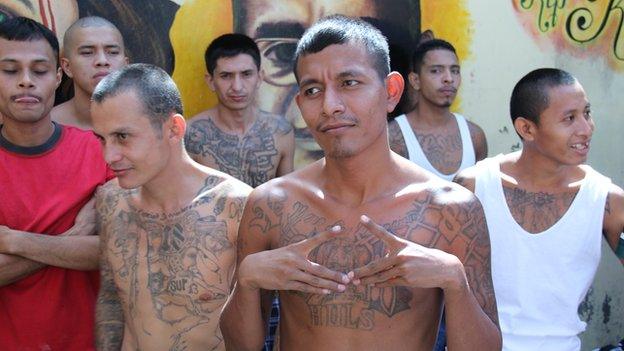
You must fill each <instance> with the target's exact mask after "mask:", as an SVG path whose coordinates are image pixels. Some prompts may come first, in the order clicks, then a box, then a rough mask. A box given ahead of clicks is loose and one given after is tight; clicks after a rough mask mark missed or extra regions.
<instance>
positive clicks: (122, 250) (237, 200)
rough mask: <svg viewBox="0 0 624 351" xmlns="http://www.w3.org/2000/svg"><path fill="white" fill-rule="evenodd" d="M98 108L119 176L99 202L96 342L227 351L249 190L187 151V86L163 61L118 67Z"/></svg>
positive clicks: (100, 131)
mask: <svg viewBox="0 0 624 351" xmlns="http://www.w3.org/2000/svg"><path fill="white" fill-rule="evenodd" d="M92 114H93V127H94V132H95V133H96V134H97V135H98V136H99V138H100V139H101V141H102V143H103V145H104V157H105V159H106V162H107V163H108V164H109V165H110V167H111V168H112V169H113V171H115V174H116V175H117V180H118V184H114V183H109V184H107V186H105V187H104V188H103V189H102V191H101V192H98V196H97V204H96V206H97V210H98V219H99V224H100V230H101V235H102V242H101V255H100V257H101V288H100V294H99V296H98V302H97V314H96V342H97V346H98V350H120V349H124V350H164V349H166V350H200V349H201V350H223V349H224V345H223V341H222V338H221V333H220V331H219V323H218V321H219V313H220V312H221V308H222V306H223V304H224V303H225V300H226V298H227V296H228V294H229V292H230V287H231V285H232V283H231V279H232V273H233V270H234V263H235V260H236V236H237V232H238V224H239V220H240V217H241V215H242V210H243V206H244V203H245V199H246V197H247V194H248V193H249V191H250V190H251V188H250V187H249V186H247V185H245V184H244V183H242V182H240V181H238V180H236V179H234V178H233V177H231V176H229V175H227V174H224V173H221V172H219V171H216V170H214V169H211V168H208V167H204V166H202V165H200V164H198V163H196V162H194V161H193V160H192V159H191V158H190V157H189V155H188V154H187V153H186V151H185V150H184V143H183V140H184V132H185V130H186V123H185V121H184V117H182V102H181V99H180V93H179V92H178V89H177V87H176V85H175V83H174V82H173V80H172V79H171V77H169V76H168V75H167V73H166V72H165V71H163V70H162V69H160V68H158V67H156V66H153V65H146V64H134V65H128V66H127V67H125V68H122V69H121V70H118V71H116V72H114V73H111V74H110V75H109V76H107V77H106V78H105V79H104V80H103V81H102V82H101V83H100V84H99V85H98V86H97V88H96V90H95V92H94V93H93V104H92Z"/></svg>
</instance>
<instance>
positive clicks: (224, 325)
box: [219, 311, 264, 351]
mask: <svg viewBox="0 0 624 351" xmlns="http://www.w3.org/2000/svg"><path fill="white" fill-rule="evenodd" d="M224 312H225V311H224ZM228 325H231V324H230V322H229V321H228V320H227V317H226V318H224V313H223V314H221V318H220V320H219V327H220V328H221V334H222V335H223V341H224V343H225V349H226V350H228V351H258V350H262V348H263V347H264V337H263V336H261V337H256V336H254V335H252V334H253V333H245V332H241V329H240V328H229V327H228ZM233 329H234V330H233Z"/></svg>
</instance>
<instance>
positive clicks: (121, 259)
mask: <svg viewBox="0 0 624 351" xmlns="http://www.w3.org/2000/svg"><path fill="white" fill-rule="evenodd" d="M202 200H204V201H202ZM202 200H199V201H197V202H196V203H195V204H194V205H192V206H189V207H187V208H185V209H183V210H181V211H180V212H178V213H174V214H168V215H165V214H155V213H148V212H145V211H142V210H140V209H136V208H133V207H132V206H131V205H130V204H128V203H127V206H126V208H127V210H120V211H118V213H117V214H116V217H115V220H114V222H113V224H112V228H111V232H112V233H113V235H112V237H111V238H112V239H113V242H112V253H113V261H114V262H117V264H116V266H117V267H115V268H117V272H116V274H117V275H118V276H119V277H120V278H121V280H120V281H122V282H126V283H125V284H127V290H128V296H127V297H126V298H125V299H127V303H128V311H129V313H130V315H131V316H132V317H138V313H139V304H142V305H143V306H144V304H145V299H144V297H145V296H146V294H147V297H148V298H149V299H150V300H151V306H152V310H153V311H154V313H155V317H156V318H157V319H158V320H160V321H162V322H163V323H166V324H168V325H170V326H175V327H176V335H174V336H173V339H174V340H177V341H176V344H177V343H178V342H180V343H181V342H183V340H184V339H183V335H184V334H185V333H186V332H188V331H190V330H191V329H193V328H195V327H197V326H199V325H203V324H206V323H208V322H209V321H210V320H211V318H215V317H214V315H213V314H212V313H213V312H215V311H217V310H218V309H219V308H220V307H221V306H222V304H223V303H224V302H225V299H226V298H227V296H228V293H229V290H228V289H229V288H228V285H229V284H228V280H227V279H228V277H227V274H228V270H227V267H222V265H223V264H224V263H223V260H222V256H223V255H224V254H226V253H227V252H228V251H232V250H234V247H233V245H232V244H231V242H230V241H229V240H228V236H227V225H226V222H225V221H222V220H220V219H218V218H217V217H216V215H217V214H219V213H222V212H223V211H224V206H225V204H224V203H222V202H220V201H219V200H218V199H217V200H216V201H213V203H214V204H215V206H213V207H212V212H210V211H205V209H204V210H203V211H202V213H200V210H199V207H201V206H202V204H205V203H206V202H205V201H209V200H206V199H202ZM205 212H208V213H207V214H206V213H205ZM109 245H111V244H109ZM141 313H142V314H143V315H144V313H145V312H141Z"/></svg>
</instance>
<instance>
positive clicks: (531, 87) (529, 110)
mask: <svg viewBox="0 0 624 351" xmlns="http://www.w3.org/2000/svg"><path fill="white" fill-rule="evenodd" d="M576 82H577V79H576V78H574V76H572V75H571V74H570V73H568V72H566V71H564V70H561V69H558V68H540V69H536V70H534V71H531V72H530V73H528V74H527V75H525V76H524V77H522V78H521V79H520V81H518V83H516V86H515V87H514V89H513V92H512V93H511V100H510V102H509V113H510V115H511V123H514V122H515V121H516V119H517V118H518V117H523V118H526V119H528V120H530V121H532V122H534V123H535V124H539V116H540V115H541V114H542V112H544V110H546V109H547V108H548V106H549V105H550V98H549V93H550V89H552V88H555V87H558V86H562V85H572V84H575V83H576Z"/></svg>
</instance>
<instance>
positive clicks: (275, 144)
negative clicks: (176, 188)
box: [185, 112, 292, 187]
mask: <svg viewBox="0 0 624 351" xmlns="http://www.w3.org/2000/svg"><path fill="white" fill-rule="evenodd" d="M289 133H292V126H291V125H290V123H289V122H288V121H287V120H286V119H285V118H282V117H280V116H275V115H270V114H268V113H266V112H260V114H259V115H258V117H257V118H256V120H255V121H254V123H253V125H252V126H251V128H250V129H249V130H248V131H247V133H245V135H243V136H238V135H235V134H229V133H226V132H224V131H222V130H221V129H219V128H218V127H217V126H216V125H215V123H214V122H213V120H212V119H211V118H209V117H208V118H199V119H196V120H195V121H193V122H191V124H190V126H189V129H188V131H187V133H186V138H185V145H186V149H187V151H188V152H189V154H190V155H191V156H192V157H193V159H195V160H196V161H197V162H199V163H201V164H204V165H206V166H209V167H212V168H215V169H218V170H220V171H222V172H224V173H227V174H229V175H231V176H233V177H235V178H238V179H240V180H242V181H243V182H245V183H247V184H249V185H250V186H252V187H256V186H258V185H260V184H262V183H265V182H266V181H268V180H270V179H273V178H275V176H276V172H277V169H278V165H279V162H280V159H281V157H282V155H283V153H284V151H283V150H282V149H281V146H280V145H281V144H280V138H283V137H284V136H285V135H287V134H289Z"/></svg>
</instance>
